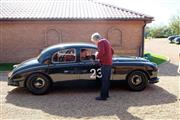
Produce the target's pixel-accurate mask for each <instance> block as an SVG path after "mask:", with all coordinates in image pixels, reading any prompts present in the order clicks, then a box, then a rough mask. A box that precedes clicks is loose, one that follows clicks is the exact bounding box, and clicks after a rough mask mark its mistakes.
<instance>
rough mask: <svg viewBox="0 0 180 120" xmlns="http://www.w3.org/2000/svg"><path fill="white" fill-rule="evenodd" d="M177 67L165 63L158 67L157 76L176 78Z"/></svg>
mask: <svg viewBox="0 0 180 120" xmlns="http://www.w3.org/2000/svg"><path fill="white" fill-rule="evenodd" d="M177 69H178V65H175V64H172V63H167V64H162V65H160V66H159V76H178V75H179V74H178V73H177Z"/></svg>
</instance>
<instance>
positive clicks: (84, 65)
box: [78, 48, 101, 80]
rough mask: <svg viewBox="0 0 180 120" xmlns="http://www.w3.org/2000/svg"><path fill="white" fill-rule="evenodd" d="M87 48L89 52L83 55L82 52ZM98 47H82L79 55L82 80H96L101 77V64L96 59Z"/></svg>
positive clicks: (79, 70) (80, 77) (79, 69)
mask: <svg viewBox="0 0 180 120" xmlns="http://www.w3.org/2000/svg"><path fill="white" fill-rule="evenodd" d="M84 50H86V52H87V53H85V55H84V56H83V55H82V54H84V53H82V52H83V51H84ZM95 52H96V49H93V48H81V49H80V55H79V66H78V72H79V79H80V80H96V79H97V78H100V77H101V69H100V64H99V61H98V60H97V59H95Z"/></svg>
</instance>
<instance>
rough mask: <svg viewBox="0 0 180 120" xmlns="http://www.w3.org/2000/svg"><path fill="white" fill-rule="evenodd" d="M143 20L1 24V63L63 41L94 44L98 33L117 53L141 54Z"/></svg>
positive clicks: (4, 22) (14, 60) (15, 22)
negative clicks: (91, 38) (94, 36)
mask: <svg viewBox="0 0 180 120" xmlns="http://www.w3.org/2000/svg"><path fill="white" fill-rule="evenodd" d="M143 25H144V22H143V21H1V22H0V63H4V62H6V63H7V62H21V61H24V60H26V59H29V58H32V57H36V56H37V55H38V54H39V52H40V51H41V50H42V49H43V48H45V47H47V46H49V45H53V44H57V43H62V42H91V41H90V37H91V34H92V33H94V32H99V33H100V34H102V35H103V36H104V37H106V38H108V39H109V40H110V41H111V43H112V45H113V47H114V49H115V52H116V53H117V54H121V55H136V56H138V55H139V49H140V46H141V43H142V28H143Z"/></svg>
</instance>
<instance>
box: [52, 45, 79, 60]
mask: <svg viewBox="0 0 180 120" xmlns="http://www.w3.org/2000/svg"><path fill="white" fill-rule="evenodd" d="M74 61H76V51H75V49H74V48H71V49H64V50H60V51H58V52H56V53H54V54H53V56H52V63H68V62H74Z"/></svg>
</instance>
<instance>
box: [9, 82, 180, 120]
mask: <svg viewBox="0 0 180 120" xmlns="http://www.w3.org/2000/svg"><path fill="white" fill-rule="evenodd" d="M98 94H99V85H98V84H96V85H94V82H93V81H79V82H78V81H76V82H75V81H74V82H65V83H61V84H59V85H57V86H55V87H53V89H52V90H51V92H50V93H49V94H46V95H42V96H36V95H32V94H30V93H29V92H28V91H27V90H26V89H22V88H16V89H13V90H12V91H10V92H9V93H8V95H7V96H6V103H10V104H13V105H15V106H19V107H25V108H30V109H38V110H42V111H44V112H45V113H48V114H51V115H55V116H58V117H64V118H68V117H70V118H87V117H100V116H114V115H116V116H117V117H118V118H119V119H121V120H130V119H132V120H141V118H139V117H137V116H134V115H133V114H131V113H130V112H128V108H130V107H142V106H152V105H162V104H168V103H173V102H175V101H176V100H177V98H176V96H175V95H173V94H171V93H169V92H168V91H166V90H165V89H163V88H161V87H158V86H156V85H149V86H148V87H147V88H146V89H145V90H144V91H142V92H131V91H128V90H127V87H126V84H125V82H122V81H112V82H111V90H110V98H109V99H108V100H107V101H103V102H100V101H96V100H95V99H94V98H95V97H96V96H98Z"/></svg>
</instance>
